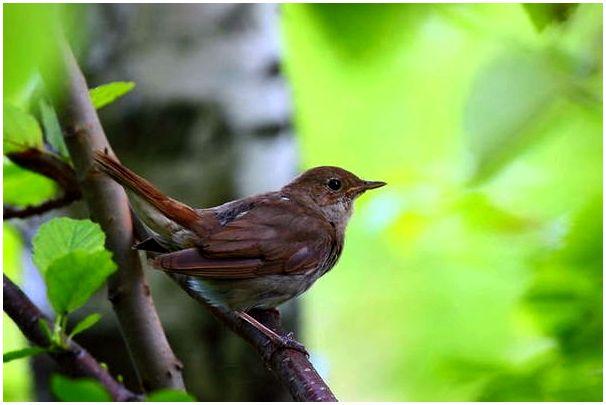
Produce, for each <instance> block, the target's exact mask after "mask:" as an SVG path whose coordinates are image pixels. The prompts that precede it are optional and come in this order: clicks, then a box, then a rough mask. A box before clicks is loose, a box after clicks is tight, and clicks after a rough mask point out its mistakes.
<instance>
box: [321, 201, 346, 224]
mask: <svg viewBox="0 0 606 405" xmlns="http://www.w3.org/2000/svg"><path fill="white" fill-rule="evenodd" d="M321 210H322V213H323V214H324V216H325V217H326V219H328V220H329V221H330V222H332V223H333V224H335V226H336V227H337V229H339V230H340V231H344V230H345V227H346V226H347V223H348V222H349V218H351V214H352V213H353V201H351V200H349V199H345V200H338V201H337V202H335V203H334V204H330V205H325V206H323V207H322V208H321Z"/></svg>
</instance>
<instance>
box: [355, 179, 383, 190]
mask: <svg viewBox="0 0 606 405" xmlns="http://www.w3.org/2000/svg"><path fill="white" fill-rule="evenodd" d="M386 184H387V183H385V182H384V181H365V182H364V184H363V185H362V187H361V189H362V190H364V191H366V190H372V189H373V188H379V187H383V186H385V185H386Z"/></svg>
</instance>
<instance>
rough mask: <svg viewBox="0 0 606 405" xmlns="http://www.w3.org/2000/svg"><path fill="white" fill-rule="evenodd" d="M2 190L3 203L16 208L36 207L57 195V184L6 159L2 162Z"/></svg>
mask: <svg viewBox="0 0 606 405" xmlns="http://www.w3.org/2000/svg"><path fill="white" fill-rule="evenodd" d="M2 166H3V169H4V172H3V173H2V178H3V180H4V184H2V190H3V192H4V203H5V204H10V205H13V206H16V207H25V206H28V205H38V204H41V203H43V202H44V201H47V200H50V199H51V198H53V197H55V195H56V194H57V184H56V183H55V182H54V181H52V180H50V179H48V178H46V177H44V176H42V175H40V174H38V173H34V172H32V171H29V170H26V169H23V168H22V167H19V166H17V165H16V164H14V163H13V162H11V161H10V160H8V159H6V158H5V159H4V162H3V165H2Z"/></svg>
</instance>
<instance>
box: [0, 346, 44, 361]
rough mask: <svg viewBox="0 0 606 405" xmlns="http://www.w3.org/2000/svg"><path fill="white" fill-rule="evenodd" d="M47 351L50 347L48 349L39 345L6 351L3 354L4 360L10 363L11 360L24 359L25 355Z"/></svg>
mask: <svg viewBox="0 0 606 405" xmlns="http://www.w3.org/2000/svg"><path fill="white" fill-rule="evenodd" d="M47 351H48V349H46V348H44V347H38V346H33V347H26V348H24V349H20V350H14V351H11V352H7V353H4V354H3V355H2V362H3V363H8V362H9V361H13V360H17V359H22V358H24V357H30V356H35V355H37V354H40V353H45V352H47Z"/></svg>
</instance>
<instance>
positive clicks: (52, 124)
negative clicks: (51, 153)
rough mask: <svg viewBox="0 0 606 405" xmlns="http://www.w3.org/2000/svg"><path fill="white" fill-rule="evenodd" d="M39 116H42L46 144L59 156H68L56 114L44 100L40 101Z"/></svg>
mask: <svg viewBox="0 0 606 405" xmlns="http://www.w3.org/2000/svg"><path fill="white" fill-rule="evenodd" d="M40 115H41V116H42V125H43V126H44V133H45V134H46V139H47V140H48V142H49V143H50V144H51V145H52V146H53V147H54V148H55V149H56V150H57V152H59V155H61V156H63V157H67V156H69V155H68V153H67V147H66V146H65V142H64V141H63V133H62V132H61V126H60V125H59V119H58V118H57V113H56V112H55V109H54V108H53V107H51V106H50V104H48V103H47V102H46V100H40Z"/></svg>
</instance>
